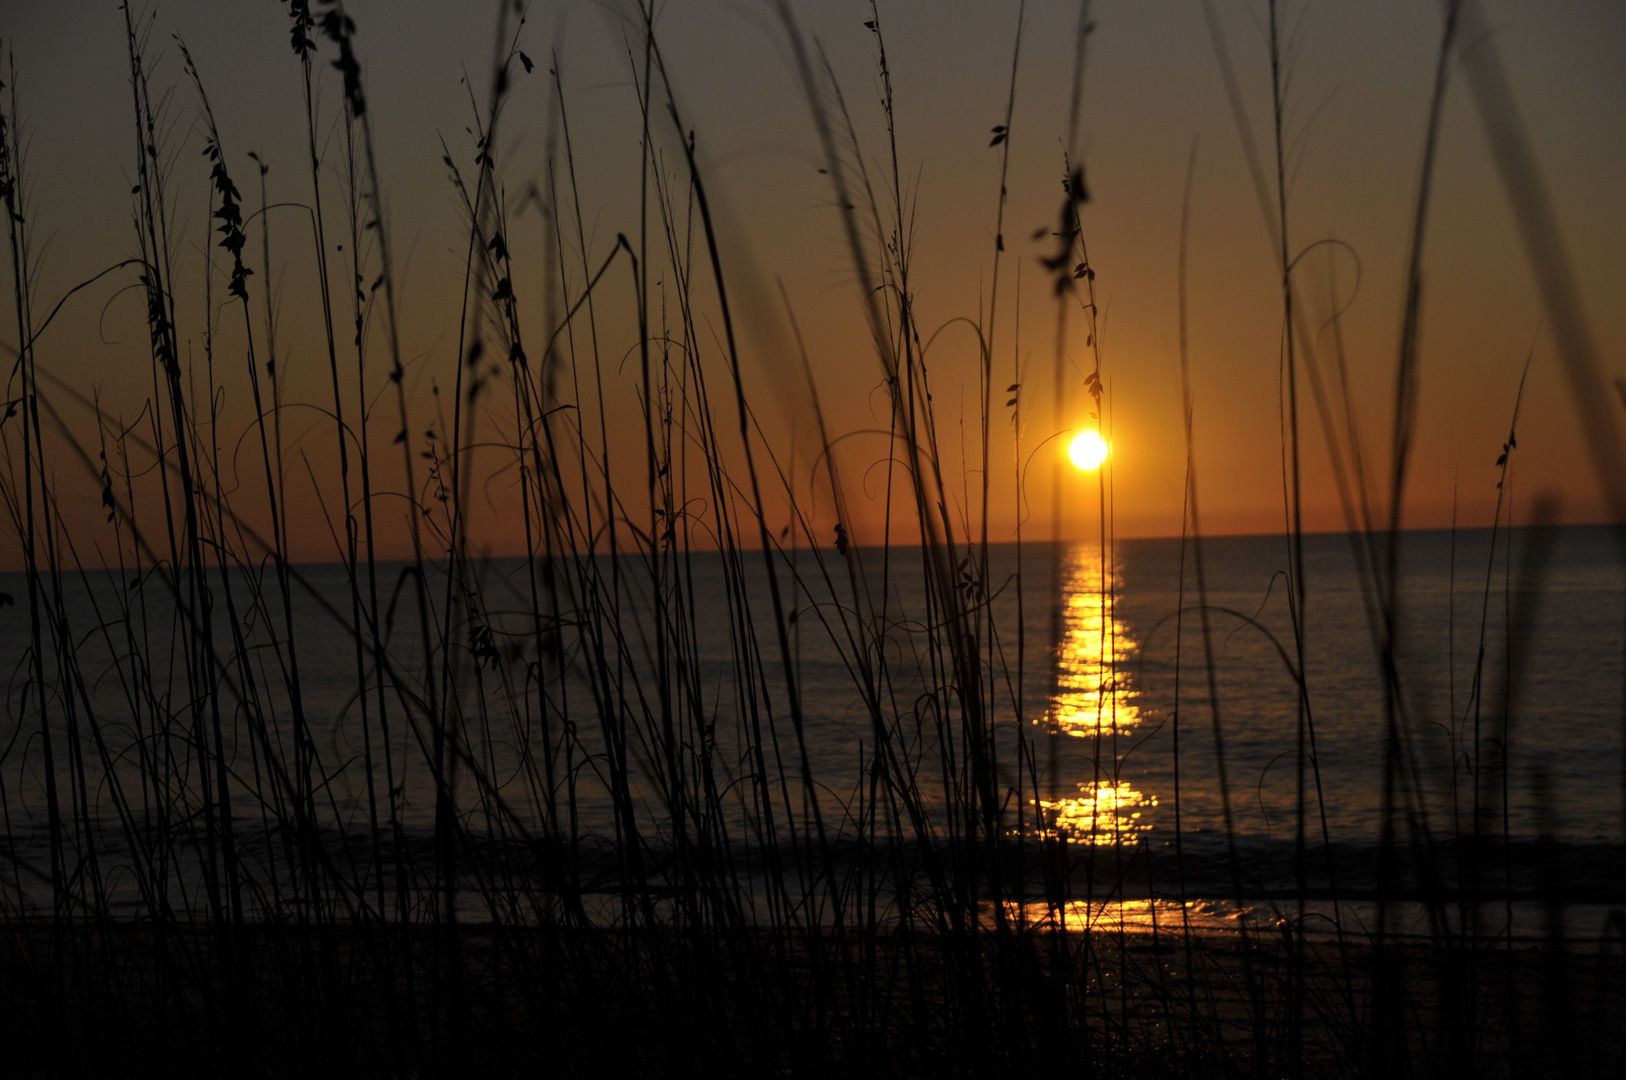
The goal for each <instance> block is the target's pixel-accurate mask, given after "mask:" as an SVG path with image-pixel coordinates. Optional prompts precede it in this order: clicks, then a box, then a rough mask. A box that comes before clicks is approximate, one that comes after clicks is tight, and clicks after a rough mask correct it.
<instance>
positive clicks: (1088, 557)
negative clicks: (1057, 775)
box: [1046, 544, 1140, 737]
mask: <svg viewBox="0 0 1626 1080" xmlns="http://www.w3.org/2000/svg"><path fill="white" fill-rule="evenodd" d="M1114 576H1115V575H1114ZM1062 595H1063V598H1064V604H1065V607H1064V609H1063V612H1062V619H1063V623H1062V634H1061V642H1060V643H1059V645H1058V648H1057V654H1056V693H1055V696H1054V698H1053V699H1052V700H1051V703H1050V710H1049V714H1048V716H1047V717H1046V723H1047V724H1048V725H1049V726H1050V727H1051V729H1052V730H1053V731H1057V732H1061V733H1063V734H1067V735H1076V736H1080V737H1082V736H1086V735H1094V734H1097V733H1098V732H1102V731H1106V730H1110V729H1113V728H1116V729H1118V730H1120V731H1121V730H1123V729H1125V728H1129V727H1133V726H1134V725H1135V724H1136V723H1137V722H1138V721H1139V720H1140V712H1139V710H1138V709H1137V708H1136V707H1135V703H1134V700H1133V694H1132V691H1131V688H1130V685H1129V678H1128V675H1127V674H1126V672H1125V671H1124V663H1125V662H1126V661H1127V660H1128V659H1129V658H1130V657H1131V656H1132V655H1133V654H1134V651H1135V642H1134V641H1133V640H1132V639H1131V638H1130V636H1129V633H1128V630H1127V628H1126V627H1125V626H1124V625H1123V623H1122V622H1120V621H1119V620H1118V619H1117V617H1116V616H1115V615H1114V614H1113V609H1114V606H1115V604H1114V600H1115V596H1114V591H1113V587H1112V581H1111V579H1110V578H1103V574H1102V561H1101V552H1100V550H1099V549H1096V548H1091V547H1088V546H1086V545H1082V544H1081V545H1078V546H1076V547H1074V548H1073V549H1072V550H1071V552H1069V554H1068V565H1067V567H1066V570H1065V577H1064V578H1063V581H1062Z"/></svg>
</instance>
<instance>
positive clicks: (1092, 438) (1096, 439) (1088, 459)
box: [1067, 430, 1107, 469]
mask: <svg viewBox="0 0 1626 1080" xmlns="http://www.w3.org/2000/svg"><path fill="white" fill-rule="evenodd" d="M1067 456H1068V457H1070V458H1072V459H1073V464H1074V465H1077V466H1078V467H1079V468H1081V469H1099V468H1100V467H1101V463H1102V462H1103V461H1105V460H1106V459H1107V441H1106V440H1105V439H1103V438H1102V437H1101V433H1100V432H1099V431H1093V430H1092V431H1081V432H1079V433H1078V435H1077V436H1075V437H1074V439H1073V442H1072V445H1070V446H1068V448H1067Z"/></svg>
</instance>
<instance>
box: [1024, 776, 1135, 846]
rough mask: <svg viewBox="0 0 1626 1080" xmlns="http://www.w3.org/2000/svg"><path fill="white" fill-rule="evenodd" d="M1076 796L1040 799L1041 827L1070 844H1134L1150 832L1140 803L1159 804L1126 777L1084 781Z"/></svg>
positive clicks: (1046, 833) (1047, 833) (1049, 834)
mask: <svg viewBox="0 0 1626 1080" xmlns="http://www.w3.org/2000/svg"><path fill="white" fill-rule="evenodd" d="M1078 789H1079V791H1081V792H1083V794H1082V795H1081V796H1079V797H1078V798H1076V799H1056V800H1054V801H1052V800H1050V799H1040V800H1039V814H1040V822H1041V827H1042V829H1043V831H1044V834H1045V835H1046V836H1055V837H1058V838H1060V839H1062V840H1065V841H1066V842H1067V843H1069V844H1133V843H1135V842H1137V841H1138V840H1139V839H1140V837H1141V835H1142V834H1143V833H1145V832H1148V831H1149V830H1150V829H1151V828H1152V825H1151V822H1149V821H1145V820H1143V819H1142V817H1141V813H1142V811H1141V810H1140V809H1139V808H1140V807H1152V806H1156V805H1157V800H1156V799H1155V798H1149V797H1147V796H1146V795H1143V794H1141V793H1140V792H1138V791H1136V790H1135V789H1134V788H1132V787H1130V786H1129V784H1128V783H1126V782H1124V781H1121V780H1120V781H1118V782H1117V783H1113V782H1112V781H1110V780H1101V781H1098V782H1097V783H1095V784H1093V785H1091V784H1080V785H1078Z"/></svg>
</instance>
